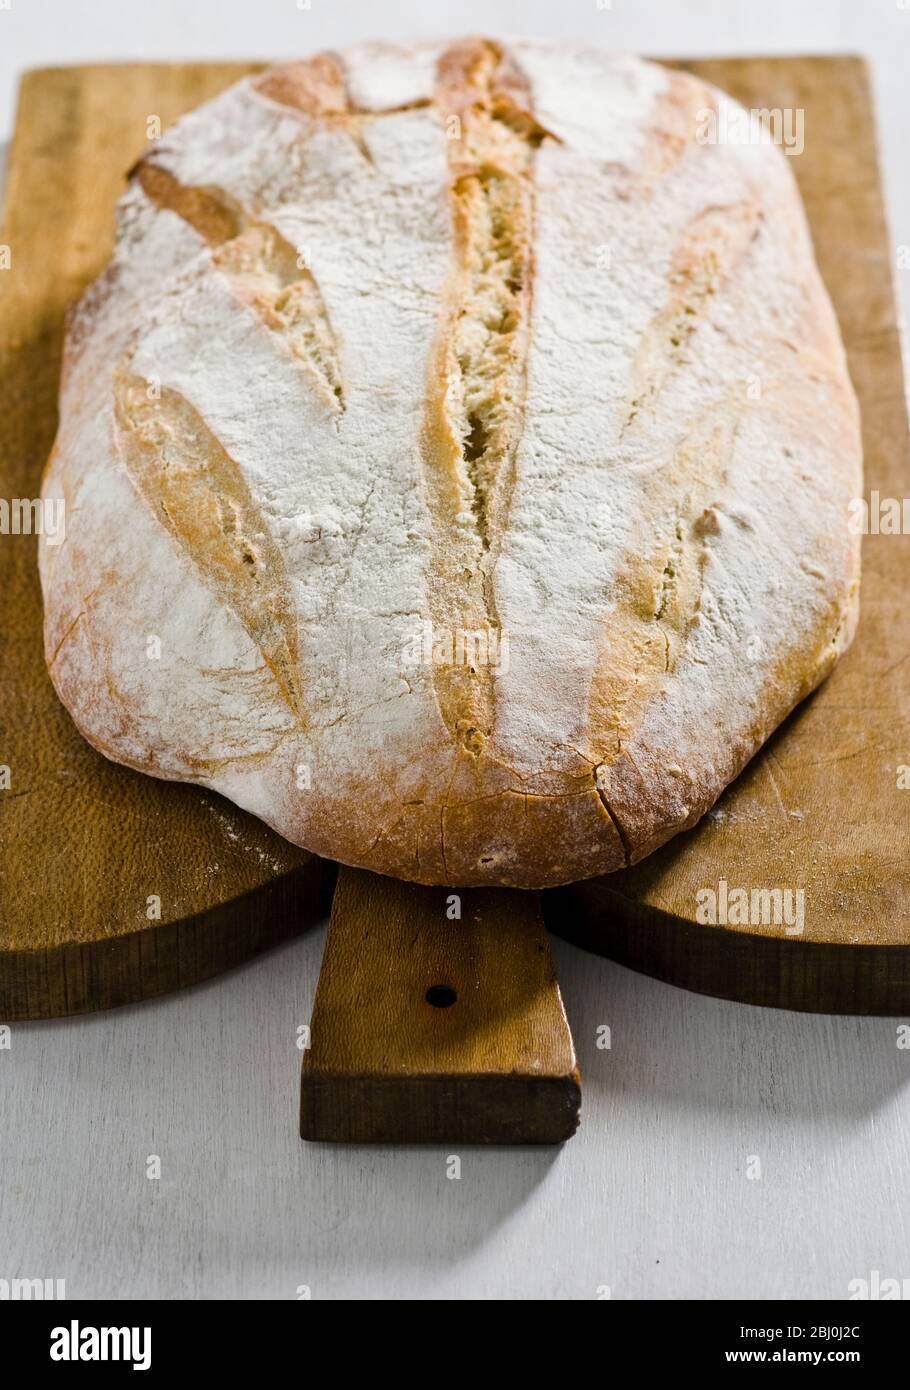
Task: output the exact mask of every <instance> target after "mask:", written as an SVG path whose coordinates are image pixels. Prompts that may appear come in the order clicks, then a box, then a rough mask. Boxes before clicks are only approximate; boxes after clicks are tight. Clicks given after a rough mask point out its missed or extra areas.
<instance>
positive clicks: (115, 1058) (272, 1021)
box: [0, 0, 910, 1299]
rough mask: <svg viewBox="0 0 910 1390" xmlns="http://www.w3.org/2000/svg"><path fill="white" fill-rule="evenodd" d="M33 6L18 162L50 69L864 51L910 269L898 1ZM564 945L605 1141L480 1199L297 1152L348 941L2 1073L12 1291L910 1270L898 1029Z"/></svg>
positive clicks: (91, 1025)
mask: <svg viewBox="0 0 910 1390" xmlns="http://www.w3.org/2000/svg"><path fill="white" fill-rule="evenodd" d="M12 5H13V8H12V10H11V11H8V12H7V11H5V10H4V9H3V7H2V3H0V137H2V136H3V135H5V134H6V133H8V129H9V126H10V125H11V114H12V90H13V78H14V74H15V71H16V70H17V69H19V68H22V67H27V66H36V65H41V64H47V63H53V62H60V61H68V62H77V61H87V60H89V59H101V58H107V59H113V58H127V57H134V58H144V59H152V58H177V57H210V58H213V57H216V56H217V57H240V56H261V57H266V56H270V55H275V54H280V55H289V54H292V53H296V52H302V51H305V50H307V49H310V48H314V47H319V46H324V45H333V46H335V45H338V44H340V43H344V42H347V41H349V40H351V39H353V38H357V37H366V36H370V35H372V36H375V35H376V33H377V26H379V25H380V24H384V25H385V26H386V27H385V34H386V35H387V36H399V35H404V34H407V33H413V34H427V33H434V32H441V31H444V30H450V31H455V30H461V31H465V30H471V29H473V30H486V31H491V30H494V29H498V30H499V31H507V32H508V31H511V32H513V33H514V32H536V33H539V34H552V33H562V34H571V35H574V36H576V37H595V36H596V37H599V38H601V39H602V40H603V41H604V42H607V43H611V44H613V45H614V46H616V47H620V48H626V49H632V50H646V51H649V52H652V53H657V52H660V53H667V54H670V53H673V54H684V53H688V54H708V53H736V52H742V53H747V52H759V51H764V52H793V51H804V52H806V51H838V50H850V51H857V50H859V51H865V52H867V53H869V54H871V56H872V58H873V61H874V73H875V79H876V90H877V95H878V99H879V109H880V114H881V119H882V125H883V134H884V136H885V150H886V160H887V166H886V167H887V169H888V175H889V179H890V187H889V191H890V196H891V206H892V210H893V225H894V229H895V242H902V243H904V244H907V243H910V178H908V177H907V172H906V120H907V114H908V98H907V86H906V74H907V71H908V57H910V10H907V11H905V10H903V9H902V8H901V7H900V5H899V4H898V3H896V2H895V0H869V3H866V4H857V3H855V0H842V2H841V3H838V0H818V2H817V3H808V0H802V3H801V4H800V5H799V6H794V5H793V4H792V3H791V0H786V2H785V3H774V0H764V3H763V4H762V5H761V6H753V5H751V4H747V3H742V4H732V3H731V2H730V0H713V2H712V3H708V0H702V3H700V4H695V3H693V4H683V3H670V2H669V0H665V2H664V3H656V0H655V3H647V0H644V3H643V0H635V3H633V0H613V5H612V8H611V9H605V10H600V9H598V7H597V4H596V0H563V2H562V3H560V4H559V5H554V4H552V3H551V0H520V2H519V0H516V3H498V4H497V3H495V0H464V2H463V3H460V4H458V5H457V6H455V5H434V6H430V5H428V4H418V3H416V0H397V3H396V6H395V7H394V8H392V7H387V8H386V7H377V6H375V5H371V4H368V3H362V4H361V3H347V4H344V5H339V4H330V3H329V0H312V7H311V9H309V10H307V9H306V8H302V9H298V8H297V6H296V4H295V0H259V3H258V4H257V5H256V6H254V7H250V6H249V5H248V4H247V3H245V0H232V3H221V4H218V5H216V4H215V3H214V0H212V3H196V4H193V3H187V0H157V3H156V4H155V5H154V6H128V7H127V6H123V5H122V4H121V3H120V2H119V0H96V3H93V4H89V3H76V2H75V0H65V2H63V0H44V2H43V3H42V0H12ZM447 12H448V13H447ZM905 278H906V277H905ZM555 949H556V958H557V965H558V970H559V976H560V980H561V983H562V987H563V992H564V996H565V1000H566V1005H567V1008H568V1012H569V1015H570V1021H571V1023H572V1027H573V1031H574V1033H575V1038H576V1043H577V1046H578V1050H579V1055H580V1061H581V1067H582V1073H583V1077H584V1110H583V1120H582V1127H581V1130H580V1132H579V1134H578V1136H577V1137H576V1138H575V1139H574V1140H573V1141H572V1142H571V1143H570V1144H568V1145H567V1146H566V1147H565V1148H564V1149H562V1150H560V1151H551V1150H541V1151H533V1150H516V1149H512V1150H491V1151H482V1150H476V1149H475V1150H465V1151H464V1152H463V1153H462V1154H461V1158H462V1166H461V1178H460V1179H459V1180H450V1179H449V1178H447V1176H446V1155H447V1151H446V1150H445V1149H442V1148H439V1149H436V1148H430V1149H416V1148H413V1149H385V1150H369V1149H344V1148H321V1147H315V1146H304V1145H303V1144H301V1142H300V1141H299V1139H298V1138H297V1113H296V1112H297V1095H298V1069H299V1062H300V1054H299V1053H298V1052H297V1050H296V1046H295V1042H296V1030H297V1026H298V1025H299V1024H301V1023H305V1022H307V1020H308V1019H309V1015H310V1008H311V1004H312V998H313V991H314V989H315V983H316V977H317V974H318V969H319V961H320V956H321V951H322V932H321V931H315V932H312V933H310V934H308V935H307V936H305V937H303V938H301V939H299V940H297V941H296V942H293V943H291V944H289V945H286V946H284V947H282V948H281V949H279V950H277V951H275V952H273V953H272V954H271V955H270V956H268V957H266V958H264V959H262V960H260V961H258V962H255V963H253V964H250V965H248V966H246V967H244V968H243V969H241V970H239V971H237V972H235V973H234V974H232V975H230V976H227V977H222V978H221V979H218V980H214V981H211V982H210V983H209V984H207V985H204V986H202V987H200V988H198V989H195V990H192V991H190V992H188V993H184V994H182V995H177V996H173V997H171V998H167V999H162V1000H158V1001H154V1002H151V1003H148V1004H144V1005H140V1006H137V1007H134V1008H128V1009H122V1010H119V1011H116V1012H112V1013H108V1014H103V1015H96V1016H93V1017H87V1018H84V1019H76V1020H70V1021H67V1022H59V1023H42V1024H19V1025H16V1026H15V1027H14V1028H13V1030H12V1037H11V1047H10V1049H9V1050H8V1051H4V1050H0V1114H2V1121H0V1279H11V1278H13V1277H31V1278H39V1277H40V1278H45V1277H47V1278H64V1279H65V1280H66V1290H67V1293H68V1295H69V1296H70V1297H72V1298H77V1297H94V1298H105V1297H111V1298H118V1297H142V1296H146V1297H154V1298H165V1299H168V1298H219V1297H222V1298H290V1299H293V1298H295V1297H297V1296H298V1289H299V1287H300V1286H302V1285H306V1286H308V1287H309V1289H310V1291H311V1294H312V1297H313V1298H379V1299H386V1298H491V1299H497V1298H595V1297H597V1296H598V1291H599V1289H601V1288H602V1286H604V1285H607V1286H609V1288H610V1289H611V1290H612V1295H613V1297H614V1298H636V1297H637V1298H683V1297H688V1298H693V1297H694V1298H719V1297H732V1296H741V1297H768V1298H800V1297H807V1296H812V1297H821V1298H844V1297H846V1295H847V1291H848V1284H849V1283H850V1281H851V1280H853V1279H859V1278H864V1277H865V1278H868V1277H869V1276H870V1274H871V1272H872V1271H873V1270H878V1271H879V1272H880V1274H881V1275H882V1277H888V1276H890V1277H898V1278H903V1277H906V1276H908V1275H910V1196H908V1173H910V1094H908V1090H907V1083H908V1080H910V1052H908V1051H901V1050H899V1049H898V1047H897V1045H896V1024H897V1020H886V1019H837V1018H822V1017H813V1016H808V1015H797V1014H785V1013H777V1012H774V1011H766V1010H760V1009H754V1008H748V1007H744V1006H737V1005H732V1004H724V1003H720V1002H717V1001H714V1000H709V999H703V998H700V997H698V996H695V995H688V994H685V993H683V992H681V991H679V990H676V989H673V988H670V987H669V986H665V985H661V984H658V983H656V982H654V981H651V980H647V979H645V978H643V977H641V976H637V975H634V974H632V973H631V972H630V971H627V970H624V969H622V968H620V967H618V966H614V965H612V964H610V963H608V962H605V961H601V960H598V959H596V958H594V957H590V956H585V955H583V954H582V953H580V952H578V951H576V950H574V949H573V948H571V947H568V946H565V945H563V944H562V943H559V942H557V943H556V948H555ZM602 1023H608V1024H609V1025H610V1027H611V1029H612V1043H613V1046H612V1049H611V1050H610V1051H608V1052H602V1051H598V1049H597V1047H596V1030H597V1027H598V1025H599V1024H602ZM150 1155H158V1156H159V1157H160V1160H161V1177H160V1179H150V1178H149V1177H147V1176H146V1173H147V1161H148V1158H149V1156H150ZM756 1159H757V1160H758V1162H759V1164H760V1176H751V1177H750V1172H751V1173H753V1174H754V1173H755V1171H756V1163H755V1160H756Z"/></svg>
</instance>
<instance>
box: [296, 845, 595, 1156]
mask: <svg viewBox="0 0 910 1390" xmlns="http://www.w3.org/2000/svg"><path fill="white" fill-rule="evenodd" d="M455 914H457V915H455ZM311 1043H312V1045H311V1047H310V1049H309V1050H308V1051H307V1052H306V1053H305V1057H304V1063H303V1075H302V1084H301V1108H300V1132H301V1134H302V1135H303V1138H304V1139H322V1140H346V1141H354V1142H360V1143H363V1142H368V1143H374V1142H389V1141H395V1142H398V1143H439V1142H445V1143H449V1144H450V1143H465V1144H556V1143H561V1142H562V1141H563V1140H564V1139H568V1138H570V1137H571V1135H572V1134H574V1132H575V1129H576V1127H577V1125H578V1115H579V1107H580V1104H581V1091H580V1087H579V1076H578V1067H577V1065H576V1061H575V1049H574V1046H573V1043H572V1038H571V1035H570V1033H569V1026H568V1024H567V1022H566V1016H565V1011H564V1009H563V1006H562V1000H561V998H560V994H559V986H558V985H557V983H556V976H555V973H554V971H553V962H552V959H551V957H550V948H549V945H548V943H547V933H546V931H545V929H544V925H543V919H542V917H541V913H540V901H539V897H538V895H537V894H536V893H521V892H518V891H515V890H512V891H507V890H501V891H499V890H496V889H462V890H459V891H458V892H457V893H453V892H452V891H451V890H449V889H447V888H423V887H420V886H418V885H417V884H411V883H399V882H397V881H396V880H395V879H390V878H380V877H379V875H378V874H369V873H365V872H363V871H361V870H357V869H342V870H341V873H340V875H339V880H338V887H337V889H336V892H335V899H334V902H333V904H332V920H331V922H330V924H329V932H328V937H327V939H326V947H325V954H324V956H323V962H322V971H321V973H320V976H319V985H318V988H317V991H316V1002H315V1005H314V1007H313V1021H312V1037H311Z"/></svg>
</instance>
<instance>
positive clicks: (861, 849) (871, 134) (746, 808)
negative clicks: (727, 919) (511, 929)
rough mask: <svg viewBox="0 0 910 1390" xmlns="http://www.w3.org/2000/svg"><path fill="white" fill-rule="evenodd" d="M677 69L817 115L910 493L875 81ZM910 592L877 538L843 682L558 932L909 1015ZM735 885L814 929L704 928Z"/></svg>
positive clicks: (850, 308)
mask: <svg viewBox="0 0 910 1390" xmlns="http://www.w3.org/2000/svg"><path fill="white" fill-rule="evenodd" d="M678 66H682V67H685V68H687V69H688V70H689V71H691V72H694V73H697V74H698V75H699V76H700V77H703V78H705V79H707V80H708V81H709V82H713V83H715V84H717V85H718V86H719V87H722V88H724V90H726V91H728V92H729V93H731V95H733V96H734V97H736V98H737V99H738V100H739V101H741V102H742V103H743V104H744V105H745V106H746V107H749V108H758V109H762V108H764V109H773V108H782V109H794V110H796V111H802V112H804V122H805V125H804V130H805V135H804V140H805V149H804V152H803V153H801V154H797V155H794V156H793V157H792V158H791V164H792V167H793V171H794V173H795V174H796V177H797V180H798V182H799V187H800V191H801V193H802V196H803V199H804V202H805V206H806V211H807V213H808V217H809V222H810V225H811V229H812V235H813V239H814V242H815V248H816V253H817V257H818V262H819V266H820V268H821V272H822V275H823V277H824V280H825V283H826V285H827V287H828V290H829V292H830V294H831V297H832V299H833V301H834V307H835V309H836V311H837V315H838V318H839V320H840V325H841V330H842V333H843V336H844V341H845V344H846V348H847V354H848V359H849V366H850V373H851V376H852V379H853V382H854V385H855V387H856V391H857V394H858V396H859V400H860V406H861V410H862V415H863V441H864V450H865V473H866V477H865V494H864V495H865V496H866V498H867V499H868V498H869V496H870V493H871V492H872V491H873V490H877V491H878V492H879V493H880V495H881V497H882V498H886V497H892V498H902V497H904V496H905V495H906V494H907V493H908V484H910V472H908V462H910V447H908V443H910V442H908V425H907V403H906V395H905V387H904V380H903V374H902V368H901V349H900V337H899V331H898V317H897V311H896V307H895V298H894V291H893V282H892V274H893V265H894V261H893V252H892V248H891V244H890V242H889V238H888V232H887V226H886V222H885V216H884V210H883V203H882V190H881V185H880V179H879V172H878V163H877V155H876V145H875V127H874V117H873V112H872V103H871V98H870V93H869V84H868V79H867V73H866V69H865V65H864V64H863V62H862V61H861V60H860V59H857V58H846V57H845V58H761V59H737V60H712V61H705V62H689V63H683V64H679V65H678ZM783 250H784V248H782V251H783ZM908 583H910V535H881V534H879V535H869V536H867V537H866V538H865V540H864V545H863V588H862V616H861V620H860V626H859V632H858V634H857V638H856V641H855V643H854V645H853V647H852V649H851V650H850V651H849V652H848V654H847V655H846V657H845V658H844V660H843V661H842V662H841V664H840V665H839V666H838V667H837V669H836V670H835V672H834V674H833V676H832V677H831V678H830V679H829V681H828V682H827V683H826V684H825V685H824V686H823V687H822V689H821V690H820V691H818V692H817V693H816V694H815V695H814V696H812V697H811V698H810V699H809V700H808V701H806V703H805V704H804V705H802V706H801V707H800V708H799V709H798V710H797V711H796V712H795V714H794V715H792V716H791V718H790V719H789V720H788V721H787V723H786V724H785V725H784V726H783V727H782V728H781V729H780V730H779V731H778V733H777V735H776V736H775V737H774V738H772V739H771V741H770V742H769V743H768V744H767V745H766V746H765V748H764V749H763V750H762V751H761V752H760V753H759V754H758V755H757V756H756V757H755V758H754V759H753V761H752V762H751V764H750V765H749V766H748V767H747V769H746V770H745V772H744V773H743V774H742V776H741V777H740V778H739V779H738V781H737V782H735V783H734V784H733V786H732V787H730V788H729V790H728V791H727V793H726V794H725V795H724V796H723V797H722V798H721V800H720V801H719V802H718V804H717V806H716V807H715V808H714V810H713V812H711V813H710V814H709V815H708V816H707V817H706V818H705V819H704V820H703V821H702V822H701V823H700V824H699V825H698V826H697V827H696V828H695V829H694V830H693V831H691V832H689V833H688V834H686V835H684V836H681V837H679V838H678V839H676V840H674V841H672V842H671V843H670V844H669V845H667V846H666V847H665V848H664V849H662V850H659V851H658V852H657V853H656V854H653V855H651V856H650V857H649V858H648V859H646V860H644V861H643V862H642V863H641V864H639V865H637V866H636V867H635V868H632V869H629V870H623V871H621V872H619V873H615V874H612V875H610V876H609V877H604V878H600V879H596V880H591V881H589V882H587V883H580V884H576V885H574V886H572V887H571V888H568V889H565V890H559V891H558V892H557V893H555V894H553V895H551V896H549V897H548V899H547V901H546V905H545V911H546V915H547V922H548V925H549V926H550V927H551V928H552V929H554V930H556V931H558V932H560V933H562V934H563V935H565V936H567V937H569V938H570V939H571V940H573V941H575V942H576V943H578V944H580V945H583V946H585V947H587V948H588V949H590V950H593V951H602V952H604V953H605V954H608V955H611V956H613V957H614V958H615V959H617V960H621V961H623V962H624V963H626V964H629V965H633V966H634V967H635V968H636V969H640V970H645V971H648V972H649V973H651V974H655V975H657V976H659V977H660V978H662V979H666V980H671V981H673V982H675V983H677V984H681V985H685V986H686V987H688V988H691V989H698V990H703V991H706V992H708V993H711V994H718V995H722V996H724V997H727V998H732V999H742V1000H746V1001H748V1002H751V1003H762V1004H773V1005H779V1006H782V1007H785V1008H794V1009H817V1010H822V1011H834V1010H836V1011H840V1012H845V1013H899V1012H902V1011H904V1010H906V1009H908V1008H910V860H908V855H907V845H908V840H910V776H907V775H906V773H905V774H901V771H900V770H901V768H902V767H906V765H907V764H910V659H908V658H910V608H908V605H907V598H906V595H907V587H908ZM746 659H747V656H746V652H745V651H744V652H743V660H746ZM901 782H903V783H904V786H902V785H901ZM721 879H724V880H725V882H726V884H727V886H728V891H729V890H732V889H733V888H735V887H737V888H738V887H744V888H746V889H747V890H749V892H750V895H751V890H752V889H758V890H760V889H763V888H768V889H771V888H775V887H780V888H782V889H787V888H788V889H790V890H791V892H794V893H795V892H796V891H797V890H800V891H802V893H803V895H804V899H803V901H804V918H805V920H804V928H803V930H802V932H801V933H799V934H798V935H796V934H790V933H788V929H787V924H785V923H783V922H781V923H778V924H776V925H775V924H774V923H767V922H766V923H762V922H760V921H759V922H754V921H753V922H752V923H751V924H749V925H736V926H729V925H728V926H724V925H722V924H718V925H710V924H704V925H703V924H700V923H699V922H698V921H697V920H696V910H697V903H698V899H697V895H698V894H699V892H700V891H701V890H704V889H712V890H714V891H716V892H718V893H719V892H720V888H719V884H720V880H721ZM791 901H794V902H795V899H793V900H791Z"/></svg>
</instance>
